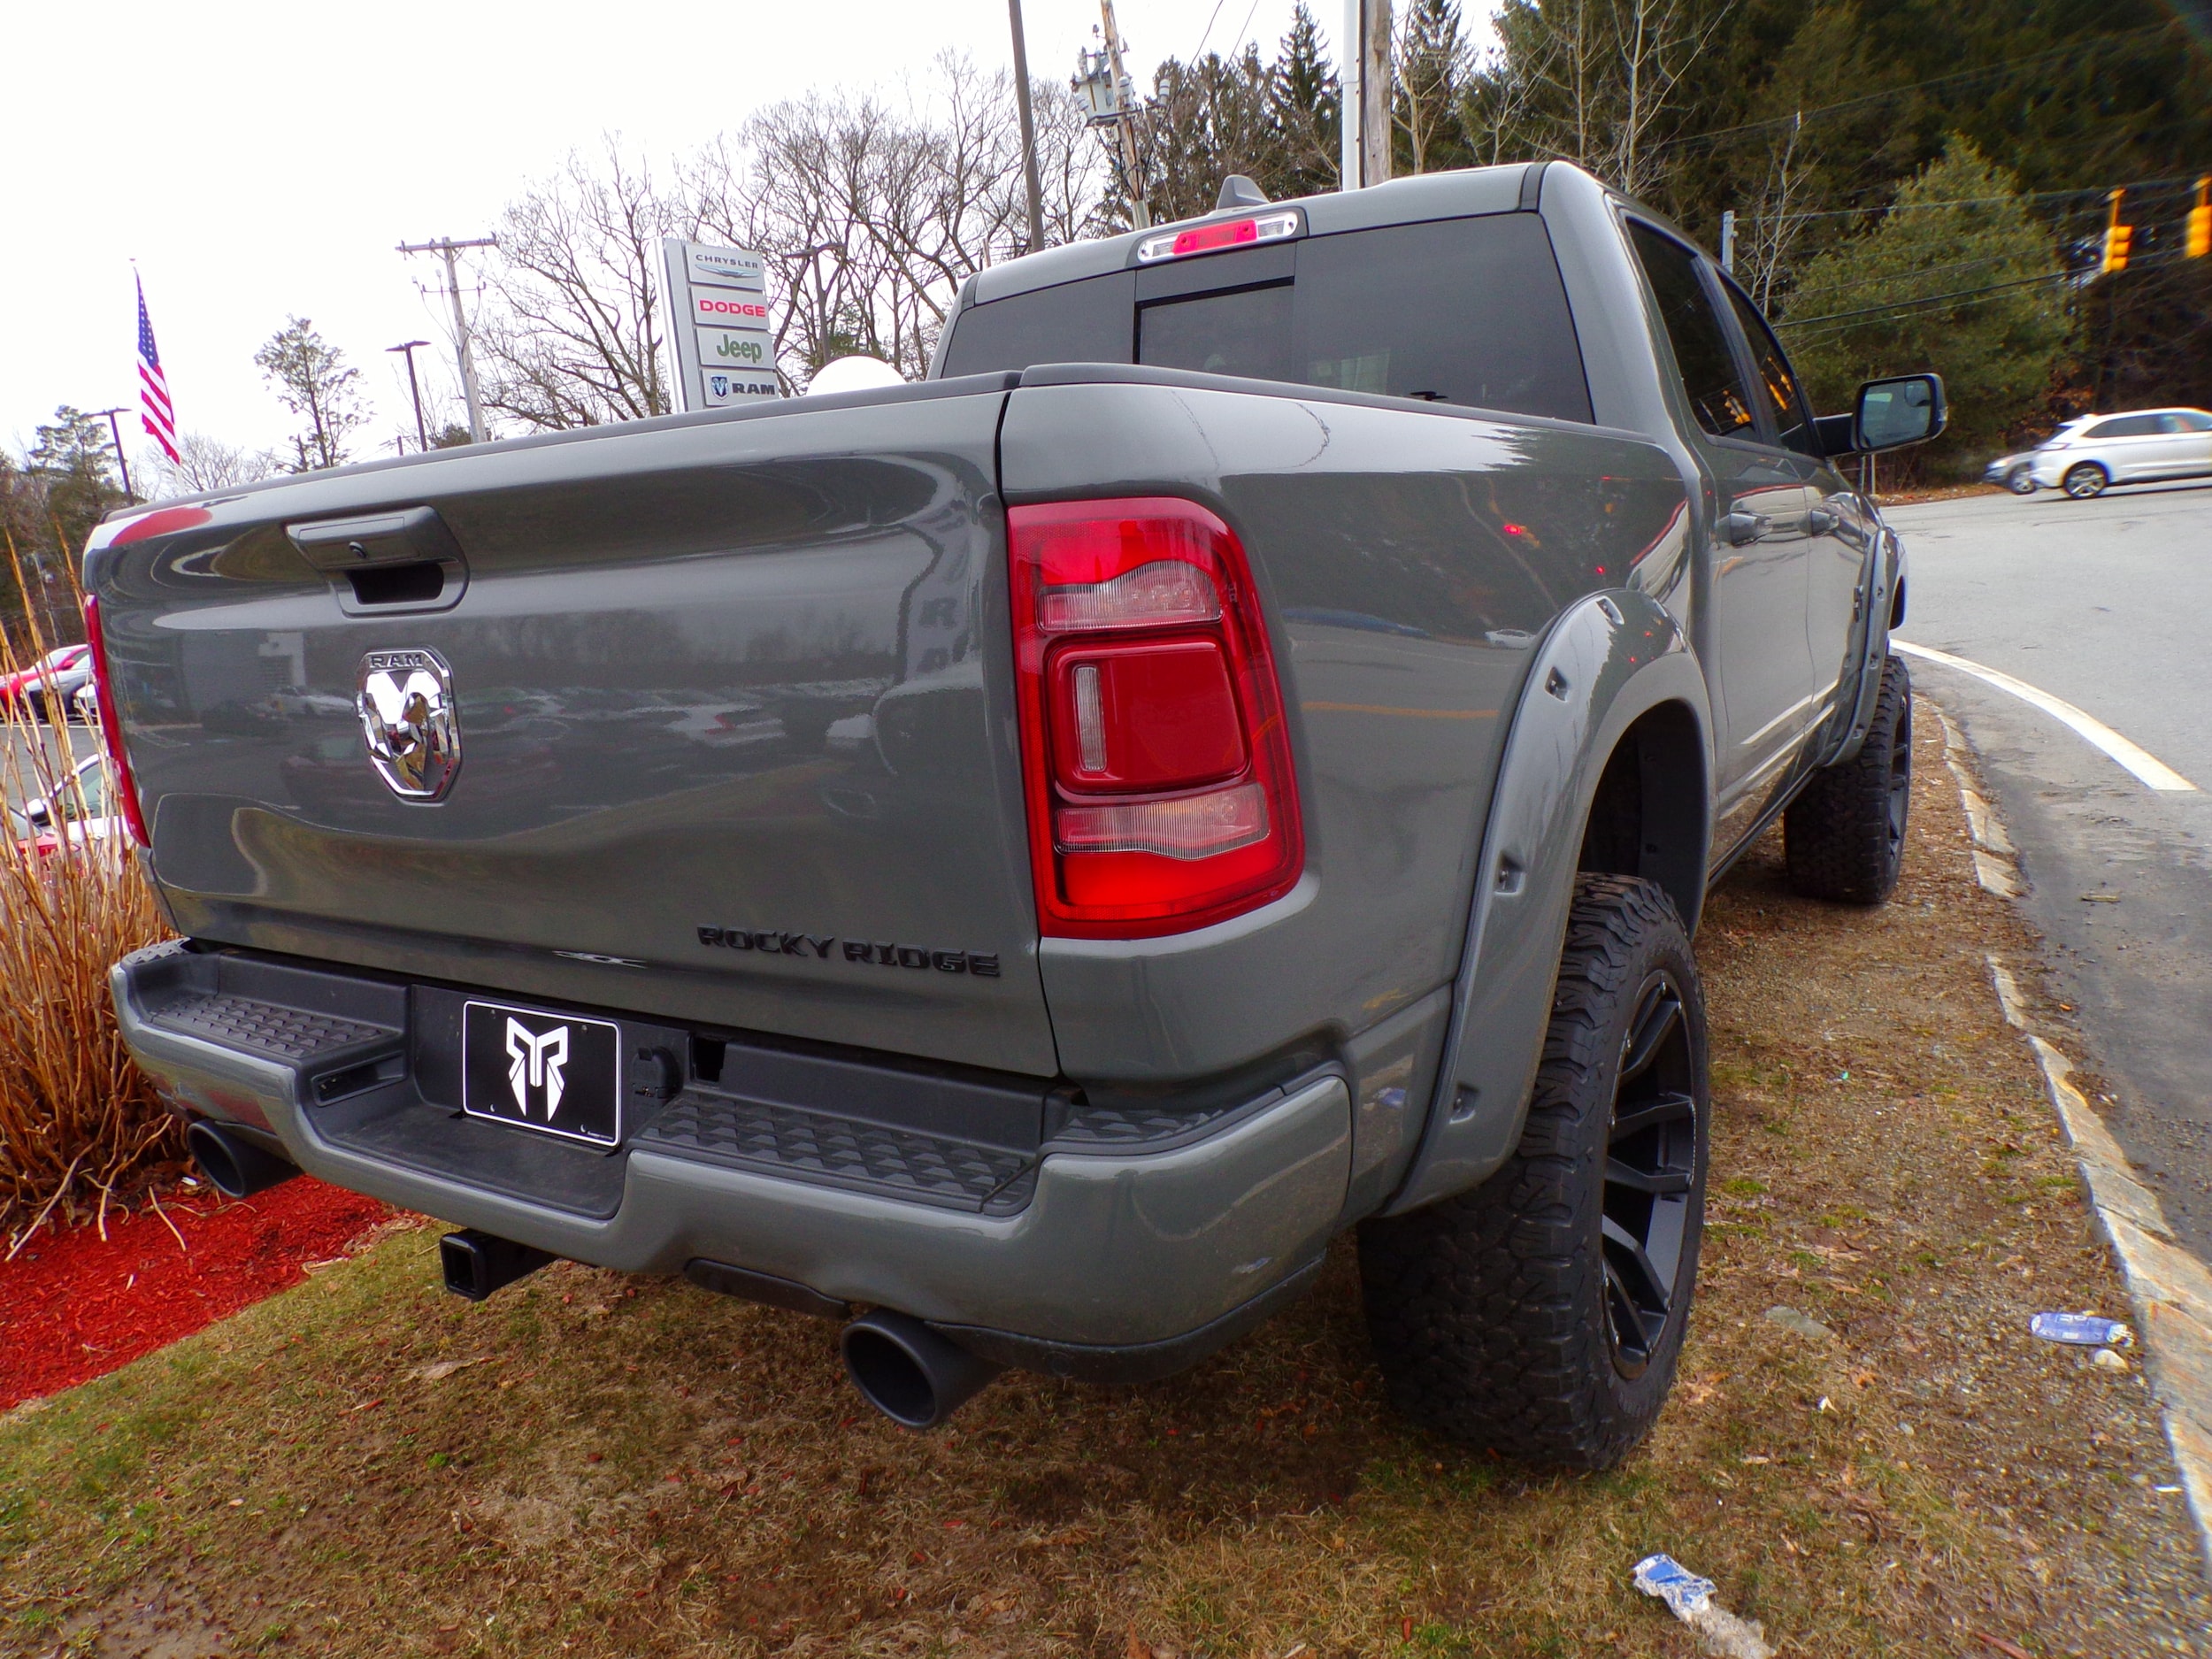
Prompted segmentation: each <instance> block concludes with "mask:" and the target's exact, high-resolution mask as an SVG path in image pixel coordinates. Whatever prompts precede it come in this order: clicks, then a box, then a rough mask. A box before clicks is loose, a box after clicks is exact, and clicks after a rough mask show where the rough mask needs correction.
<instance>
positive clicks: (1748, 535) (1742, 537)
mask: <svg viewBox="0 0 2212 1659" xmlns="http://www.w3.org/2000/svg"><path fill="white" fill-rule="evenodd" d="M1772 528H1774V520H1773V519H1771V518H1768V517H1767V515H1766V514H1764V513H1763V512H1732V513H1726V514H1724V515H1723V516H1722V518H1721V521H1720V534H1721V539H1722V540H1723V541H1726V542H1727V543H1728V545H1729V546H1731V547H1743V546H1745V545H1746V544H1747V543H1749V542H1753V541H1757V540H1758V539H1759V538H1760V537H1761V536H1763V535H1764V534H1766V533H1767V532H1768V531H1770V530H1771V529H1772Z"/></svg>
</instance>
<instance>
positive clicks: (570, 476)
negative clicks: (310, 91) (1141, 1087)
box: [87, 377, 1056, 1075]
mask: <svg viewBox="0 0 2212 1659" xmlns="http://www.w3.org/2000/svg"><path fill="white" fill-rule="evenodd" d="M1003 402H1004V394H1003V391H1002V382H1000V381H999V380H996V379H995V378H994V379H991V380H985V379H983V378H982V377H978V378H977V379H975V380H968V381H964V382H961V381H953V382H942V383H939V384H937V385H934V386H928V387H918V388H907V389H906V390H904V391H897V392H892V393H889V394H883V395H875V396H870V397H868V398H864V399H862V400H858V401H855V400H850V399H839V400H834V401H833V402H832V401H831V400H824V401H823V403H820V404H816V405H813V406H809V405H805V404H802V405H798V406H796V407H793V406H788V405H787V406H784V407H783V408H781V409H777V410H774V411H770V412H765V413H762V414H748V415H743V416H737V417H726V416H706V417H687V418H682V419H673V420H664V421H656V422H651V423H647V424H643V425H640V426H629V427H624V428H610V429H604V430H602V431H599V432H594V433H587V434H560V435H559V436H557V437H553V438H549V439H544V440H536V441H528V442H522V443H518V444H509V445H502V446H498V447H496V448H491V449H466V450H459V451H455V452H452V453H450V454H438V455H433V456H430V457H424V458H422V459H420V460H410V461H408V462H406V463H403V464H392V465H384V466H375V467H365V468H360V469H356V470H353V471H350V472H341V473H336V474H329V475H324V476H321V477H315V478H309V479H304V480H300V481H298V482H296V483H287V484H282V485H279V486H275V487H273V488H260V489H257V490H253V491H250V492H247V493H244V494H242V495H234V496H231V497H227V498H222V499H214V500H207V501H204V502H201V503H196V504H193V505H189V506H187V507H183V508H171V509H165V510H164V511H161V512H158V513H156V514H154V515H151V516H150V517H147V518H140V519H137V520H134V521H129V522H125V523H122V524H120V525H118V526H111V527H110V528H109V529H108V530H107V531H106V532H104V534H103V536H102V537H100V538H96V545H95V549H94V551H93V553H92V554H91V556H90V557H89V560H88V567H87V568H88V580H89V586H90V588H91V590H92V591H94V592H95V593H96V594H97V595H98V596H99V599H100V603H101V606H102V611H103V617H104V629H105V632H106V635H107V638H108V641H109V656H110V664H111V673H112V675H113V677H114V680H115V683H116V691H117V695H118V698H119V707H120V710H121V712H122V721H123V726H124V728H125V732H126V734H127V747H128V750H129V755H130V758H131V762H132V765H133V769H134V772H135V774H136V777H137V780H138V783H139V787H140V790H141V793H142V799H143V803H144V806H145V810H146V815H147V819H148V822H149V824H150V826H151V833H152V839H153V850H152V863H153V867H154V870H155V872H156V873H157V877H158V879H159V881H160V883H161V885H162V887H163V889H164V891H165V895H166V897H167V899H168V902H169V903H170V906H171V908H172V910H173V915H174V918H175V920H176V922H177V925H178V926H179V928H180V930H181V931H182V932H184V933H188V934H189V935H193V936H196V937H199V938H203V939H210V940H216V941H224V942H228V943H234V944H240V945H247V946H254V947H258V948H261V949H269V950H275V951H282V952H288V953H293V954H297V955H301V956H313V957H317V958H321V959H325V960H334V961H340V962H346V963H350V964H359V965H362V966H366V967H371V968H380V969H385V970H388V971H392V972H401V973H406V974H411V975H415V976H419V977H422V978H428V979H442V980H447V981H454V982H460V983H464V984H468V985H480V986H487V987H499V988H502V989H504V990H507V991H509V992H511V993H515V994H520V995H536V996H543V997H546V998H549V999H557V1000H563V1001H571V1002H583V1003H590V1004H598V1005H603V1006H609V1007H618V1008H628V1009H633V1010H649V1011H651V1012H653V1013H655V1014H656V1015H658V1016H660V1017H662V1018H676V1019H683V1020H688V1021H692V1022H695V1023H697V1024H701V1025H710V1026H718V1027H727V1028H731V1029H734V1030H744V1031H756V1032H765V1033H780V1034H783V1035H787V1036H793V1037H800V1038H809V1039H818V1040H822V1041H835V1042H845V1043H856V1044H863V1045H866V1046H869V1047H873V1048H894V1049H898V1050H901V1051H903V1052H906V1053H909V1054H913V1055H919V1056H932V1057H935V1058H939V1059H943V1060H948V1061H954V1062H959V1063H964V1064H972V1065H983V1066H991V1067H995V1068H999V1069H1002V1070H1010V1071H1024V1072H1028V1073H1032V1074H1039V1075H1043V1074H1049V1073H1050V1072H1052V1071H1054V1070H1055V1069H1056V1067H1055V1058H1054V1050H1053V1044H1052V1039H1051V1033H1050V1029H1049V1026H1048V1022H1047V1018H1046V1014H1045V1009H1044V1003H1043V999H1042V995H1041V990H1040V986H1039V980H1038V975H1037V970H1036V964H1035V956H1036V952H1035V918H1034V911H1033V904H1032V901H1031V897H1030V887H1029V878H1028V872H1027V864H1026V853H1025V849H1024V843H1023V835H1022V824H1023V816H1022V803H1021V794H1020V788H1021V785H1020V777H1019V771H1018V761H1017V757H1016V755H1015V753H1014V747H1013V746H1014V735H1013V733H1014V714H1013V709H1012V697H1011V668H1010V658H1009V650H1010V647H1009V643H1008V640H1007V637H1006V627H1005V625H1004V618H1005V616H1006V602H1005V596H1004V591H1003V589H1004V581H1005V576H1004V560H1003V558H1002V557H999V555H998V553H997V551H996V549H998V548H999V546H1000V544H1001V542H1002V514H1001V511H1000V509H999V505H998V503H997V501H996V498H995V494H994V490H995V483H994V479H995V463H994V446H995V433H996V428H997V424H998V420H999V417H1000V412H1001V410H1002V404H1003ZM425 510H427V511H425ZM379 674H381V675H382V676H383V677H382V679H381V680H378V679H377V678H376V677H377V676H378V675H379ZM447 686H449V700H450V702H449V706H450V710H451V715H450V718H451V723H452V731H451V733H450V736H449V741H447V740H446V739H443V738H439V739H438V740H437V741H434V743H433V746H432V747H433V751H434V752H433V753H432V754H431V755H430V757H429V758H428V762H427V764H424V761H423V757H422V756H421V755H420V753H419V752H418V753H417V754H416V755H415V756H414V757H413V760H412V762H411V763H410V762H409V761H408V760H406V759H405V758H404V757H403V760H402V762H401V764H400V768H399V771H398V772H397V773H396V782H397V784H398V785H399V786H401V787H409V786H411V787H415V788H416V789H417V790H418V791H419V792H420V793H423V794H431V795H434V798H432V799H406V798H403V795H402V793H401V791H400V788H397V787H395V785H394V782H393V781H388V779H387V777H385V776H383V775H380V769H379V768H378V766H377V765H376V764H373V759H372V756H371V753H370V746H369V741H367V739H365V732H364V721H363V718H362V716H361V714H360V712H359V710H358V708H357V700H358V699H359V698H360V697H361V695H363V693H364V691H365V689H367V690H368V692H369V694H370V701H371V702H372V703H375V704H377V706H379V708H380V716H381V718H384V719H386V720H387V721H388V723H389V726H388V730H390V731H392V732H395V733H397V736H396V738H395V739H394V741H396V743H397V744H398V747H399V749H401V750H405V749H406V748H407V743H408V741H409V740H408V733H409V731H410V729H413V730H416V731H418V732H427V731H430V730H432V727H433V726H434V722H431V723H430V724H424V723H423V722H424V720H425V719H426V718H427V717H428V716H429V715H431V714H432V713H434V710H432V709H431V707H430V705H431V704H433V703H435V702H436V701H437V700H438V698H439V696H440V695H445V694H444V687H447ZM411 691H423V692H425V693H426V696H425V700H424V702H423V703H421V704H419V705H416V706H414V707H412V708H409V707H406V706H403V705H404V703H405V697H406V695H408V694H409V693H410V692H411ZM379 699H381V701H380V702H379ZM410 718H417V720H418V725H417V726H416V727H415V728H409V727H408V726H407V724H406V723H407V721H408V720H409V719H410ZM409 764H412V765H413V766H414V771H413V772H409V771H408V770H407V767H408V765H409ZM384 770H385V771H392V770H393V769H392V767H390V766H387V767H386V768H385V769H384Z"/></svg>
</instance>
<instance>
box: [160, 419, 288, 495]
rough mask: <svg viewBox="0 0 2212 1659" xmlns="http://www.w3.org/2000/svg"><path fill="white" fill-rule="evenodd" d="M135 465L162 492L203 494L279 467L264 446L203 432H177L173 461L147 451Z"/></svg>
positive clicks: (251, 479) (235, 485)
mask: <svg viewBox="0 0 2212 1659" xmlns="http://www.w3.org/2000/svg"><path fill="white" fill-rule="evenodd" d="M139 465H141V466H143V467H145V468H146V469H147V471H148V472H149V473H150V476H151V477H152V478H153V479H154V480H155V482H156V483H157V485H158V487H159V489H160V493H161V494H162V495H209V494H211V493H213V492H214V491H216V490H222V489H235V488H238V486H239V485H241V484H252V483H257V482H258V481H259V480H262V479H265V478H267V477H269V476H270V475H271V474H272V473H273V472H277V471H279V470H280V463H279V461H278V459H277V457H275V456H273V455H272V454H271V453H270V452H269V451H268V450H266V449H247V448H246V447H245V446H244V445H242V444H236V443H225V442H223V441H222V440H221V439H220V438H217V437H211V436H210V435H209V434H206V433H204V432H182V433H179V434H177V458H176V459H175V460H174V461H172V460H171V459H170V458H169V457H167V456H165V455H160V454H158V452H157V451H149V452H148V454H147V455H146V456H144V457H141V459H140V462H139Z"/></svg>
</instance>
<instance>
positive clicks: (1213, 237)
mask: <svg viewBox="0 0 2212 1659" xmlns="http://www.w3.org/2000/svg"><path fill="white" fill-rule="evenodd" d="M1259 239H1260V222H1259V220H1257V219H1231V220H1230V221H1229V222H1228V223H1227V224H1225V225H1201V226H1198V227H1196V228H1194V229H1192V230H1187V231H1185V232H1183V233H1182V234H1180V235H1179V236H1178V237H1176V239H1175V252H1176V255H1177V257H1181V256H1182V255H1184V254H1187V253H1204V252H1205V251H1206V250H1208V249H1210V248H1233V247H1234V246H1235V245H1236V244H1237V243H1239V242H1257V241H1259Z"/></svg>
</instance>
